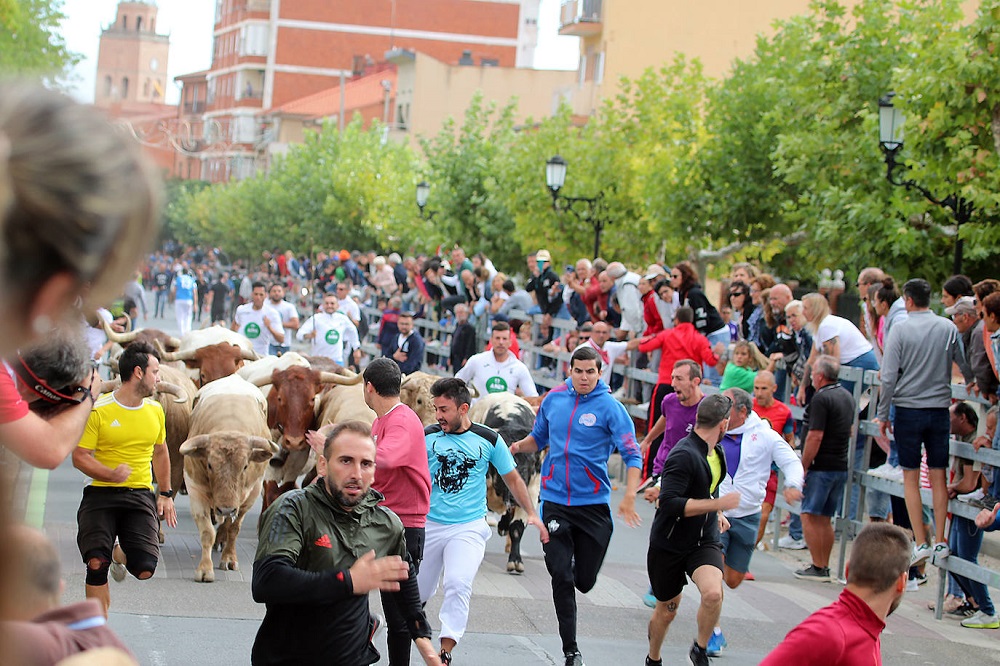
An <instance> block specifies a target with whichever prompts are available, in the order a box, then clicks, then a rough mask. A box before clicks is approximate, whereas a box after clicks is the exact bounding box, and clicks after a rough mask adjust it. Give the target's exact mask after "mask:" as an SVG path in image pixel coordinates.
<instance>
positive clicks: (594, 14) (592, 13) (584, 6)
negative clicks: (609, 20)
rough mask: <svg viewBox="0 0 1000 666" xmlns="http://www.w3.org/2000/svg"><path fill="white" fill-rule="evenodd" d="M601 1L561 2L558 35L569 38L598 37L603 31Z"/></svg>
mask: <svg viewBox="0 0 1000 666" xmlns="http://www.w3.org/2000/svg"><path fill="white" fill-rule="evenodd" d="M601 4H602V0H563V3H562V7H561V9H560V15H559V34H560V35H568V36H571V37H590V36H591V35H599V34H600V33H601V31H602V30H603V29H604V25H603V18H602V10H601Z"/></svg>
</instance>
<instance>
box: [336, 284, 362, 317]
mask: <svg viewBox="0 0 1000 666" xmlns="http://www.w3.org/2000/svg"><path fill="white" fill-rule="evenodd" d="M337 305H338V306H339V307H338V308H337V309H338V310H340V312H341V313H342V314H345V315H347V318H348V319H350V320H351V321H352V322H354V325H355V326H357V325H358V322H360V321H361V308H360V307H358V304H357V303H355V302H354V299H353V298H351V285H350V283H348V282H338V283H337Z"/></svg>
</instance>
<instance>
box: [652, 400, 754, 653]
mask: <svg viewBox="0 0 1000 666" xmlns="http://www.w3.org/2000/svg"><path fill="white" fill-rule="evenodd" d="M731 407H732V400H731V399H730V398H729V397H727V396H725V395H721V394H716V395H710V396H706V397H705V398H704V399H703V400H702V401H701V403H700V404H699V405H698V415H697V417H696V420H695V425H694V430H693V431H692V432H691V434H690V435H688V436H687V437H685V438H684V439H682V440H681V441H679V442H678V443H677V445H676V446H674V448H673V449H672V450H671V451H670V455H668V456H667V460H666V462H665V463H664V465H663V473H662V475H661V476H660V487H661V490H660V499H659V506H658V508H657V510H656V516H655V517H654V518H653V527H652V529H651V530H650V533H649V551H648V553H647V555H646V569H647V571H648V573H649V582H650V586H651V587H652V589H653V595H654V596H655V597H656V607H655V608H654V609H653V616H652V617H651V618H650V620H649V656H647V657H646V666H660V665H661V664H662V661H661V659H660V648H661V647H662V646H663V640H664V638H666V636H667V630H668V629H669V628H670V623H671V622H673V620H674V618H675V617H676V616H677V606H678V605H679V604H680V601H681V591H682V590H683V589H684V585H685V584H686V583H687V577H688V576H690V578H691V580H692V581H694V584H695V585H697V586H698V592H699V593H700V594H701V608H700V609H699V610H698V637H697V638H696V639H695V641H694V643H693V644H692V645H691V651H690V653H689V655H688V656H689V657H690V659H691V662H692V663H693V664H695V666H702V665H705V666H707V664H708V653H707V652H706V648H707V647H708V639H709V638H710V637H711V635H712V630H713V628H714V627H715V625H716V623H717V622H718V620H719V614H720V613H721V612H722V567H723V558H722V545H721V543H720V542H719V532H720V531H725V530H726V529H727V528H728V527H729V523H728V522H727V521H726V518H725V516H723V515H722V512H723V511H727V510H729V509H735V508H736V507H737V506H739V503H740V494H739V492H736V491H734V492H731V493H728V494H726V495H724V496H722V497H719V496H718V488H719V483H720V482H721V481H722V479H724V478H726V456H725V454H724V453H723V451H722V449H721V448H718V447H716V444H718V443H719V441H720V440H721V439H722V437H723V435H725V434H726V430H727V429H728V428H729V414H730V409H731Z"/></svg>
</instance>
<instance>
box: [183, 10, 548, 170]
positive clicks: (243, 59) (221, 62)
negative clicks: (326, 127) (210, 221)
mask: <svg viewBox="0 0 1000 666" xmlns="http://www.w3.org/2000/svg"><path fill="white" fill-rule="evenodd" d="M539 4H540V0H380V1H378V2H375V1H373V0H338V2H329V1H328V0H298V1H297V2H287V1H286V2H281V0H216V14H215V31H214V47H213V52H212V66H211V68H210V69H208V70H207V71H206V72H204V76H205V80H204V85H205V88H204V94H205V98H204V104H205V111H204V112H203V113H201V114H200V122H201V125H200V127H201V129H202V132H203V135H202V137H201V141H202V145H201V146H200V147H199V148H200V149H199V150H196V151H188V152H191V153H192V154H179V155H178V158H177V160H176V162H183V167H184V168H183V169H180V168H178V169H177V175H179V176H181V177H188V176H187V173H188V172H190V173H192V174H194V173H198V174H199V176H198V177H201V178H202V179H205V180H210V181H213V182H218V181H225V180H229V179H230V178H245V177H248V176H250V175H252V174H253V173H254V172H255V171H256V169H257V166H258V164H257V162H258V156H261V155H264V154H266V152H267V151H266V147H267V145H268V143H269V142H270V141H271V140H272V139H273V138H274V137H273V134H274V132H273V128H272V127H270V126H269V125H268V123H267V121H266V117H267V115H268V114H266V113H262V112H267V111H270V110H272V109H277V108H281V107H283V106H285V105H287V104H288V103H290V102H293V101H295V100H300V99H302V98H305V97H308V96H310V95H314V94H317V93H322V92H323V91H326V90H329V89H331V88H334V87H337V86H338V85H340V84H341V82H345V83H346V82H347V81H349V80H351V79H353V78H357V77H359V76H361V75H363V74H364V73H366V72H369V71H370V70H371V67H372V65H374V64H375V63H376V61H380V60H382V58H383V55H384V54H385V53H386V52H387V51H390V50H393V49H407V50H412V51H419V52H421V53H426V54H428V55H430V56H432V57H433V58H435V59H437V60H439V61H441V62H444V63H447V64H458V62H459V61H460V60H462V59H463V58H464V59H466V60H472V61H473V62H477V63H479V64H487V65H491V64H495V65H499V66H502V67H515V66H519V67H524V66H530V64H531V62H532V60H533V59H534V50H535V44H536V42H537V22H538V9H539ZM192 76H195V75H186V76H182V77H177V79H176V80H177V81H179V82H180V83H182V84H183V85H184V88H185V93H184V94H182V103H181V109H180V110H179V111H178V113H179V114H180V116H184V117H186V118H187V120H185V122H186V123H187V125H186V126H187V127H192V126H193V125H192V124H191V120H193V115H196V114H187V116H185V112H184V105H185V103H187V102H190V103H191V104H192V105H196V104H197V102H198V100H197V99H193V98H192V99H189V98H188V96H187V88H188V86H189V85H191V86H195V85H200V78H199V77H200V74H199V75H198V77H196V78H195V79H191V78H190V77H192ZM393 85H394V84H393ZM389 95H390V99H389V101H388V104H389V105H390V107H392V105H393V101H394V98H395V90H394V89H393V90H390V91H389ZM189 158H190V159H198V160H199V161H201V165H200V168H194V167H193V166H191V167H189V166H188V163H187V161H188V159H189ZM191 177H195V176H193V175H192V176H191Z"/></svg>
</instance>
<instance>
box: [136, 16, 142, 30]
mask: <svg viewBox="0 0 1000 666" xmlns="http://www.w3.org/2000/svg"><path fill="white" fill-rule="evenodd" d="M135 31H136V32H142V17H141V16H137V17H136V19H135Z"/></svg>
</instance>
